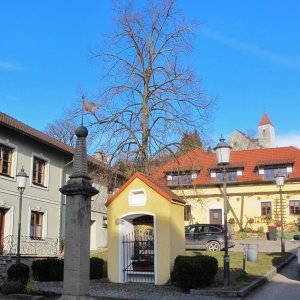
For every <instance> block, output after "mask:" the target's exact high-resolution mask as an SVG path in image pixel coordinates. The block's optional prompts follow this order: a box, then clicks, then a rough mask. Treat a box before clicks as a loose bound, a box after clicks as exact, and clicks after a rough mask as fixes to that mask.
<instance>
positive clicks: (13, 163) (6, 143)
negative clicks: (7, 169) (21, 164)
mask: <svg viewBox="0 0 300 300" xmlns="http://www.w3.org/2000/svg"><path fill="white" fill-rule="evenodd" d="M0 144H2V145H4V146H7V147H9V148H11V149H13V151H12V155H11V177H7V176H4V175H0V177H1V178H2V179H5V180H10V181H16V174H17V157H18V156H17V154H18V147H17V145H15V144H12V143H10V142H9V140H2V139H0Z"/></svg>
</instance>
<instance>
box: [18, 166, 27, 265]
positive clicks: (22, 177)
mask: <svg viewBox="0 0 300 300" xmlns="http://www.w3.org/2000/svg"><path fill="white" fill-rule="evenodd" d="M16 177H17V187H18V190H19V194H20V197H19V223H18V244H17V255H16V263H17V264H19V263H20V261H21V256H20V238H21V217H22V195H23V193H24V190H25V187H26V181H27V178H28V176H27V174H26V173H25V172H24V168H23V167H22V169H21V171H20V172H19V173H18V174H17V175H16Z"/></svg>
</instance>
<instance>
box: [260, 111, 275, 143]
mask: <svg viewBox="0 0 300 300" xmlns="http://www.w3.org/2000/svg"><path fill="white" fill-rule="evenodd" d="M258 142H259V145H260V146H262V147H263V148H274V147H275V128H274V126H273V124H272V123H271V121H270V119H269V117H268V115H267V114H266V113H264V115H263V117H262V119H261V121H260V123H259V124H258Z"/></svg>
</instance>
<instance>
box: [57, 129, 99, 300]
mask: <svg viewBox="0 0 300 300" xmlns="http://www.w3.org/2000/svg"><path fill="white" fill-rule="evenodd" d="M75 133H76V136H77V141H76V150H75V155H74V161H73V172H72V175H71V176H70V180H68V182H67V183H66V185H64V186H63V187H62V188H61V189H60V192H61V193H62V194H64V195H66V196H67V202H66V220H65V222H66V224H65V257H64V283H63V295H62V296H61V298H60V299H61V300H79V299H80V300H81V299H89V281H90V280H89V279H90V277H89V276H90V223H91V197H92V196H94V195H96V194H98V192H99V191H98V190H97V189H95V188H94V187H93V186H92V184H91V179H90V178H89V177H88V167H87V154H86V137H87V135H88V131H87V129H86V128H85V127H84V126H81V127H79V128H77V130H76V132H75Z"/></svg>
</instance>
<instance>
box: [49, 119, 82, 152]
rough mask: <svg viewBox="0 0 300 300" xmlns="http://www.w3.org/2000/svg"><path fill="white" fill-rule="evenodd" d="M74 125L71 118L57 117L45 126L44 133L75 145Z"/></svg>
mask: <svg viewBox="0 0 300 300" xmlns="http://www.w3.org/2000/svg"><path fill="white" fill-rule="evenodd" d="M75 130H76V125H75V122H74V121H73V119H67V118H65V119H59V120H56V121H54V122H53V123H51V124H48V125H47V126H46V128H45V130H44V131H45V133H47V134H48V135H50V136H52V137H54V138H55V139H58V140H60V141H61V142H63V143H65V144H67V145H70V146H72V147H75V144H76V136H75Z"/></svg>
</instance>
